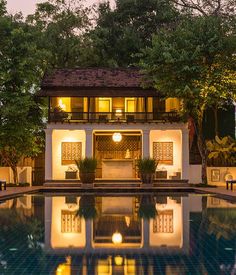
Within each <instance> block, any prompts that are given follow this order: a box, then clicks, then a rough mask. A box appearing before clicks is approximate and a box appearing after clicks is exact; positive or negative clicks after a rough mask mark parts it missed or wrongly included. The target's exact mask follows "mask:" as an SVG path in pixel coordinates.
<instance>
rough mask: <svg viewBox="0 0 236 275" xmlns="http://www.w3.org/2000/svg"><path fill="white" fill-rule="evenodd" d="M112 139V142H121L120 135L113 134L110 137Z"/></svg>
mask: <svg viewBox="0 0 236 275" xmlns="http://www.w3.org/2000/svg"><path fill="white" fill-rule="evenodd" d="M112 139H113V141H114V142H120V141H121V140H122V135H121V133H114V134H113V135H112Z"/></svg>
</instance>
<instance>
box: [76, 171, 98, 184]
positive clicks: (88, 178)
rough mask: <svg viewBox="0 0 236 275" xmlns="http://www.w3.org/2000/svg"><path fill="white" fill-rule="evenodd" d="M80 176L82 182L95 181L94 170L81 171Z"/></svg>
mask: <svg viewBox="0 0 236 275" xmlns="http://www.w3.org/2000/svg"><path fill="white" fill-rule="evenodd" d="M79 177H80V180H81V182H82V183H85V184H86V183H90V184H92V183H94V181H95V172H92V173H84V172H79Z"/></svg>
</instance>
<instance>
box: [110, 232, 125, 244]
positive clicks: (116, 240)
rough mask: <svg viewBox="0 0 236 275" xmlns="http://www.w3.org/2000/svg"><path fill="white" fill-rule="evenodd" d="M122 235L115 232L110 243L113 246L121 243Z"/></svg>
mask: <svg viewBox="0 0 236 275" xmlns="http://www.w3.org/2000/svg"><path fill="white" fill-rule="evenodd" d="M122 239H123V238H122V235H121V234H120V233H119V232H118V231H116V232H115V233H114V234H113V235H112V242H113V243H114V244H120V243H122Z"/></svg>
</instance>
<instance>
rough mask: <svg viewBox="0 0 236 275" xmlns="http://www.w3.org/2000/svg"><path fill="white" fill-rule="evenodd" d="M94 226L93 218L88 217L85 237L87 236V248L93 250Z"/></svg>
mask: <svg viewBox="0 0 236 275" xmlns="http://www.w3.org/2000/svg"><path fill="white" fill-rule="evenodd" d="M92 226H93V220H92V219H86V220H85V236H86V237H85V238H86V245H85V249H86V250H87V251H88V250H91V248H92V234H93V232H92Z"/></svg>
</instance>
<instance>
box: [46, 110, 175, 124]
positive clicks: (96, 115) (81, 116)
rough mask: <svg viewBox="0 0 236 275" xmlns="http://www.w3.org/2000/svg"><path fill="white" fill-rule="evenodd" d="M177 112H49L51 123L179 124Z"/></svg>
mask: <svg viewBox="0 0 236 275" xmlns="http://www.w3.org/2000/svg"><path fill="white" fill-rule="evenodd" d="M179 120H180V118H179V114H178V113H177V112H135V113H128V112H124V113H117V112H55V111H54V112H49V122H61V123H66V122H69V123H70V122H76V123H85V122H90V123H132V122H133V123H136V122H139V123H145V122H179Z"/></svg>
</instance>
